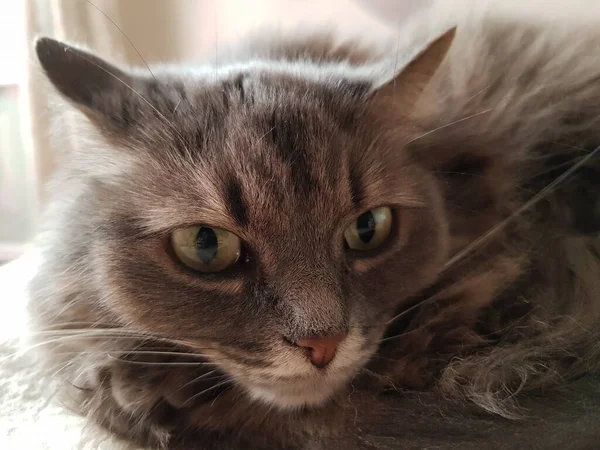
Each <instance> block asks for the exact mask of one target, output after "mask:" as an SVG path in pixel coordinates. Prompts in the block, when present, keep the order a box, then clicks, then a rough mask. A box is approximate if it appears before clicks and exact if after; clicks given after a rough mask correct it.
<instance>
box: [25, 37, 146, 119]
mask: <svg viewBox="0 0 600 450" xmlns="http://www.w3.org/2000/svg"><path fill="white" fill-rule="evenodd" d="M35 51H36V54H37V57H38V60H39V62H40V64H41V67H42V69H43V70H44V72H45V74H46V76H47V77H48V79H49V80H50V82H51V83H52V84H53V85H54V87H55V88H56V89H57V90H58V92H60V94H62V96H63V97H64V98H65V99H66V100H68V101H69V102H71V103H72V104H73V105H75V106H76V107H77V108H78V109H80V110H81V111H82V112H83V113H85V114H86V115H87V116H88V117H89V118H90V119H91V120H92V121H93V122H100V121H101V122H103V123H106V122H107V121H108V122H112V123H113V124H115V121H117V122H121V121H123V120H126V119H127V118H126V117H123V112H122V111H121V110H122V104H123V99H124V98H125V99H127V98H134V96H135V93H134V92H133V86H134V85H135V82H136V80H135V79H134V78H133V77H132V76H131V75H129V74H127V73H126V72H125V71H123V70H121V69H119V68H117V67H116V66H114V65H112V64H110V63H108V62H106V61H104V60H103V59H101V58H98V57H97V56H94V55H92V54H91V53H89V52H87V51H83V50H80V49H77V48H75V47H72V46H70V45H67V44H65V43H63V42H60V41H57V40H54V39H50V38H46V37H43V38H40V39H38V40H37V41H36V43H35ZM136 101H137V99H136ZM119 125H123V124H122V123H119Z"/></svg>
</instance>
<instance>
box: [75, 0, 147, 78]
mask: <svg viewBox="0 0 600 450" xmlns="http://www.w3.org/2000/svg"><path fill="white" fill-rule="evenodd" d="M85 1H86V2H88V4H90V5H91V6H93V7H94V8H96V10H98V12H100V14H102V15H103V16H104V17H106V18H107V19H108V20H109V21H110V22H111V23H112V24H113V25H114V26H115V27H116V28H117V30H119V32H120V33H121V35H123V37H124V38H125V39H127V42H129V45H131V47H132V48H133V49H134V50H135V52H136V53H137V54H138V56H139V57H140V59H141V60H142V62H143V63H144V65H145V66H146V69H148V72H150V75H152V78H154V80H155V81H156V77H155V76H154V73H153V72H152V70H150V66H149V65H148V63H147V62H146V60H145V59H144V57H143V56H142V54H141V53H140V51H139V50H138V49H137V47H136V46H135V45H133V42H131V39H129V37H128V36H127V35H126V34H125V32H124V31H123V30H122V29H121V27H120V26H119V25H117V23H116V22H115V21H114V20H112V19H111V18H110V16H109V15H108V14H106V13H105V12H104V11H102V10H101V9H100V8H98V7H97V6H96V5H94V4H93V3H92V2H91V1H90V0H85Z"/></svg>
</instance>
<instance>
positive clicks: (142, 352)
mask: <svg viewBox="0 0 600 450" xmlns="http://www.w3.org/2000/svg"><path fill="white" fill-rule="evenodd" d="M207 350H210V349H209V348H207ZM54 353H55V354H57V355H96V354H105V353H111V354H120V355H127V356H136V355H144V356H175V357H189V358H201V359H203V360H206V359H207V357H206V356H205V355H202V354H200V353H198V354H195V353H185V352H165V351H153V350H109V349H98V350H86V351H56V352H54ZM211 360H214V358H211Z"/></svg>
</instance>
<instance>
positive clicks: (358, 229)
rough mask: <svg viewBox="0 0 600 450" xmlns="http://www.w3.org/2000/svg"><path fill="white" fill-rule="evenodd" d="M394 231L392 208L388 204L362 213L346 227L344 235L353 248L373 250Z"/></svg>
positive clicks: (349, 245)
mask: <svg viewBox="0 0 600 450" xmlns="http://www.w3.org/2000/svg"><path fill="white" fill-rule="evenodd" d="M391 232H392V210H391V209H390V208H388V207H387V206H382V207H381V208H375V209H372V210H370V211H367V212H365V213H363V214H361V215H360V216H359V217H358V218H357V219H356V220H355V221H354V223H353V224H352V225H350V226H349V227H348V228H346V231H345V232H344V237H345V238H346V243H347V244H348V247H350V248H351V249H353V250H372V249H374V248H377V247H379V246H380V245H381V244H383V242H384V241H385V240H386V239H387V237H388V236H389V235H390V233H391Z"/></svg>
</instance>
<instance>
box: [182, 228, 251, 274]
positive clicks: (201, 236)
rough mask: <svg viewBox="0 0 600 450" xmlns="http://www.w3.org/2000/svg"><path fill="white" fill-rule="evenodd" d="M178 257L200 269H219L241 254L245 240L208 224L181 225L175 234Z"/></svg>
mask: <svg viewBox="0 0 600 450" xmlns="http://www.w3.org/2000/svg"><path fill="white" fill-rule="evenodd" d="M171 245H172V247H173V251H174V252H175V255H177V258H179V260H180V261H181V262H182V263H183V264H185V265H186V266H188V267H191V268H192V269H194V270H197V271H199V272H219V271H221V270H225V269H227V268H228V267H230V266H232V265H233V264H235V263H236V262H237V261H238V259H239V258H240V254H241V251H242V241H241V240H240V238H239V237H237V236H236V235H235V234H233V233H231V232H229V231H225V230H221V229H219V228H211V227H206V226H196V227H190V228H181V229H179V230H175V231H174V232H173V233H172V234H171Z"/></svg>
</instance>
